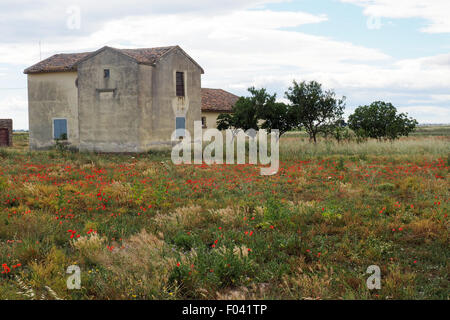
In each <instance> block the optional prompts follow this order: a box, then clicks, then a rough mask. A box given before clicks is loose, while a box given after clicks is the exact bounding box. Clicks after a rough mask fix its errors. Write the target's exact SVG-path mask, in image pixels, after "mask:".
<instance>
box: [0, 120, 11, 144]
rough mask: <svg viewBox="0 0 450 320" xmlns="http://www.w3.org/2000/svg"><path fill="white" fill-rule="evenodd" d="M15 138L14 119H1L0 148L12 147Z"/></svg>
mask: <svg viewBox="0 0 450 320" xmlns="http://www.w3.org/2000/svg"><path fill="white" fill-rule="evenodd" d="M12 137H13V121H12V119H0V147H11V146H12Z"/></svg>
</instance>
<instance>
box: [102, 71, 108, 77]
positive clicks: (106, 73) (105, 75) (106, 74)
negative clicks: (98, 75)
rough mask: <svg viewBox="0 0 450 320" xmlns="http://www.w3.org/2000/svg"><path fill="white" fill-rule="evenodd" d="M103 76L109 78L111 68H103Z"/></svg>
mask: <svg viewBox="0 0 450 320" xmlns="http://www.w3.org/2000/svg"><path fill="white" fill-rule="evenodd" d="M103 77H104V78H109V69H105V70H103Z"/></svg>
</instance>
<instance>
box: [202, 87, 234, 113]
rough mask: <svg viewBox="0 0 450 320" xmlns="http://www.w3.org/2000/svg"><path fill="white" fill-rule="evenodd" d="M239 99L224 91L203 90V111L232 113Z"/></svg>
mask: <svg viewBox="0 0 450 320" xmlns="http://www.w3.org/2000/svg"><path fill="white" fill-rule="evenodd" d="M238 99H239V97H238V96H236V95H234V94H232V93H229V92H227V91H225V90H222V89H207V88H202V111H218V112H231V110H232V107H233V106H234V104H235V103H236V102H237V101H238Z"/></svg>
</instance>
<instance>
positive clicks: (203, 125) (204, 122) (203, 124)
mask: <svg viewBox="0 0 450 320" xmlns="http://www.w3.org/2000/svg"><path fill="white" fill-rule="evenodd" d="M202 127H203V128H206V117H202Z"/></svg>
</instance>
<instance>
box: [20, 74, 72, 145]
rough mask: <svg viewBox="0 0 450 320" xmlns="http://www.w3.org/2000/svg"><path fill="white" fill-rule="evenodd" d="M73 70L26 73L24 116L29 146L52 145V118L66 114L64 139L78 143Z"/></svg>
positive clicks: (64, 116) (62, 116) (63, 116)
mask: <svg viewBox="0 0 450 320" xmlns="http://www.w3.org/2000/svg"><path fill="white" fill-rule="evenodd" d="M76 78H77V73H76V72H53V73H42V74H29V75H28V118H29V120H28V121H29V130H30V148H31V149H45V148H49V147H51V146H52V145H54V143H55V142H54V140H53V119H54V118H66V119H67V131H68V141H69V142H70V143H71V144H72V145H74V146H78V142H79V135H78V98H77V96H78V92H77V88H76V86H75V80H76Z"/></svg>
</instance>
